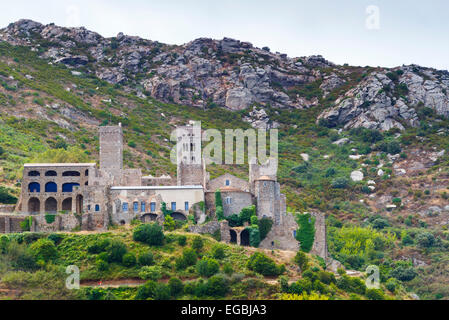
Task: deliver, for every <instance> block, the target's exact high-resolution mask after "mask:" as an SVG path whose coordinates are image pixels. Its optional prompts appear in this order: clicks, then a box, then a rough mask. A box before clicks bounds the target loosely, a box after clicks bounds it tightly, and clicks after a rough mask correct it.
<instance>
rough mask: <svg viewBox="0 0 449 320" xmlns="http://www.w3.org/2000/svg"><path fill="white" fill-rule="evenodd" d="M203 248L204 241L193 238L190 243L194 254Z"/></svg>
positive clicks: (199, 238)
mask: <svg viewBox="0 0 449 320" xmlns="http://www.w3.org/2000/svg"><path fill="white" fill-rule="evenodd" d="M203 247H204V241H203V239H202V238H201V237H195V238H193V242H192V248H193V249H195V250H196V252H199V251H201V250H202V249H203Z"/></svg>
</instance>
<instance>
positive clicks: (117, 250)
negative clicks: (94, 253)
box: [107, 240, 128, 262]
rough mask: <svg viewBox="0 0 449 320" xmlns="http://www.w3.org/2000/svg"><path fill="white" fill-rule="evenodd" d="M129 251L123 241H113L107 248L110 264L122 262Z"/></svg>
mask: <svg viewBox="0 0 449 320" xmlns="http://www.w3.org/2000/svg"><path fill="white" fill-rule="evenodd" d="M127 251H128V249H127V248H126V245H125V244H124V243H123V242H122V241H120V240H112V241H111V244H110V245H109V247H108V248H107V253H108V262H122V261H123V256H124V255H125V254H126V252H127Z"/></svg>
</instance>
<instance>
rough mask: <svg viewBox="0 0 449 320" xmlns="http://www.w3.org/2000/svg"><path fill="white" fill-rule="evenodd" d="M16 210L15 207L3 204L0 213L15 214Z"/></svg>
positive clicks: (0, 206)
mask: <svg viewBox="0 0 449 320" xmlns="http://www.w3.org/2000/svg"><path fill="white" fill-rule="evenodd" d="M15 208H16V206H15V205H9V204H2V205H0V213H13V212H14V209H15Z"/></svg>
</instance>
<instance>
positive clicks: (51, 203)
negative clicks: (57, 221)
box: [45, 198, 58, 213]
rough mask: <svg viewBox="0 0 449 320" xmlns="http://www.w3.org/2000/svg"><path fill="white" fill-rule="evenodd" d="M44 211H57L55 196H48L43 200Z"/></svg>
mask: <svg viewBox="0 0 449 320" xmlns="http://www.w3.org/2000/svg"><path fill="white" fill-rule="evenodd" d="M45 212H46V213H57V212H58V202H57V201H56V199H55V198H48V199H47V200H46V201H45Z"/></svg>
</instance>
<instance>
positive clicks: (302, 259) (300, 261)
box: [295, 251, 309, 271]
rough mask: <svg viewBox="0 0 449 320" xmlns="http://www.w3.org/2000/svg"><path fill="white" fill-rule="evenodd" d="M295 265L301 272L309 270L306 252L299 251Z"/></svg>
mask: <svg viewBox="0 0 449 320" xmlns="http://www.w3.org/2000/svg"><path fill="white" fill-rule="evenodd" d="M295 263H296V264H297V265H298V267H299V268H300V269H301V271H305V270H306V269H307V268H308V264H309V258H308V257H307V255H306V254H305V253H304V252H302V251H298V253H296V256H295Z"/></svg>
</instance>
